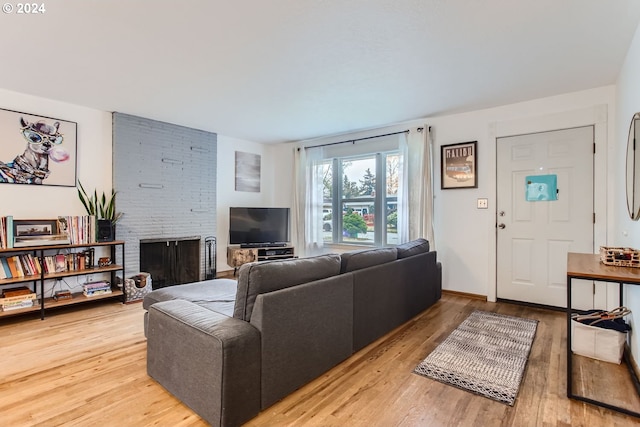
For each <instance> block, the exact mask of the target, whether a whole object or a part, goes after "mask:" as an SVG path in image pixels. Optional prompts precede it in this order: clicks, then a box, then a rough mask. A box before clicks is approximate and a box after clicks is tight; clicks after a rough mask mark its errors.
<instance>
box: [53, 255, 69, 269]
mask: <svg viewBox="0 0 640 427" xmlns="http://www.w3.org/2000/svg"><path fill="white" fill-rule="evenodd" d="M54 271H55V272H56V273H62V272H64V271H67V259H66V257H65V256H64V255H63V254H58V255H56V256H55V270H54Z"/></svg>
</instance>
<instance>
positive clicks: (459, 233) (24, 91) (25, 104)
mask: <svg viewBox="0 0 640 427" xmlns="http://www.w3.org/2000/svg"><path fill="white" fill-rule="evenodd" d="M624 5H625V6H624V7H627V6H629V8H631V6H630V5H628V4H627V3H626V2H625V3H624ZM51 8H52V9H51V11H52V12H51V13H53V11H54V8H55V6H54V5H51ZM633 12H634V13H635V15H634V16H635V21H636V22H638V17H639V16H640V15H638V13H637V12H638V11H637V8H636V9H634V10H633ZM9 18H16V16H4V17H3V21H8V19H9ZM25 18H26V19H31V21H30V22H35V20H34V19H32V18H35V17H25ZM94 18H95V17H94ZM3 23H4V22H3ZM18 25H22V23H20V24H18V23H16V22H15V21H12V22H11V23H10V25H8V26H6V27H4V28H3V29H2V30H0V32H2V34H3V35H5V37H4V40H6V41H7V42H6V43H8V42H9V41H10V40H16V37H17V36H16V34H18V33H17V32H14V31H15V29H16V28H17V27H16V26H18ZM47 25H51V24H47ZM635 28H636V29H635V30H634V31H633V32H632V34H633V40H629V44H628V45H627V46H624V52H625V53H624V55H622V60H623V61H624V62H623V63H621V65H620V67H619V68H618V69H616V70H615V72H614V74H615V76H616V77H615V78H614V79H612V80H609V81H606V82H604V83H602V84H598V85H596V86H592V87H580V86H579V85H576V86H571V87H567V88H566V89H565V88H557V89H556V90H555V91H553V92H538V91H537V88H532V89H531V90H530V93H529V96H528V97H527V98H526V100H525V98H522V99H518V100H513V99H510V98H504V100H503V102H499V103H497V104H492V105H487V106H485V105H477V106H476V107H474V108H471V109H466V110H460V111H461V112H453V111H450V112H447V113H443V114H437V112H433V113H432V114H425V115H418V116H408V117H405V118H402V119H398V120H394V119H386V118H385V119H381V120H380V121H379V123H378V125H376V126H354V127H350V128H346V129H344V131H342V132H334V133H335V134H329V133H323V134H317V135H315V137H313V138H312V137H308V138H300V140H296V141H306V142H308V143H310V144H317V143H329V142H334V141H342V140H345V139H356V138H360V137H366V136H370V135H377V134H384V133H387V132H393V131H399V130H403V129H406V128H413V127H418V126H425V125H426V126H430V127H431V129H432V132H433V143H434V174H435V176H436V177H437V176H438V174H439V171H440V166H439V165H440V162H439V149H440V147H441V146H442V145H446V144H453V143H459V142H465V141H477V144H478V158H477V162H478V165H479V166H478V186H477V188H473V189H466V190H457V191H446V190H442V189H440V188H439V187H440V185H439V183H440V181H439V179H436V180H435V181H434V187H435V188H434V198H435V203H434V218H433V219H434V230H435V241H434V242H433V243H434V247H435V248H436V249H437V251H438V258H439V260H440V261H441V262H442V264H443V278H442V286H443V289H444V290H447V291H452V292H453V293H458V294H466V295H468V296H475V297H480V298H486V300H488V301H490V302H492V301H495V300H496V299H497V298H498V297H499V296H498V295H497V290H496V276H497V271H496V268H497V267H496V246H497V237H496V216H495V214H496V212H497V209H496V206H495V203H496V198H497V195H496V194H497V189H496V167H497V166H496V162H497V161H496V145H497V143H496V138H498V137H501V136H505V135H515V134H522V133H535V132H542V131H547V130H553V129H563V128H570V127H575V126H582V125H587V124H600V127H598V128H597V130H596V145H597V146H598V147H602V149H600V148H598V151H597V154H596V157H595V162H596V167H595V169H594V173H595V181H594V182H595V188H594V193H595V194H596V200H595V209H596V215H597V217H598V220H597V221H596V224H595V231H594V236H595V239H594V240H595V241H594V250H596V251H597V247H598V246H599V245H609V246H625V247H640V231H639V229H638V227H639V226H638V224H637V222H634V221H631V220H630V219H629V217H628V214H627V210H626V195H625V192H624V191H622V189H624V188H625V174H624V170H625V155H626V145H627V133H628V131H629V121H630V120H631V117H632V116H633V114H634V113H635V112H636V111H638V110H640V101H638V100H640V83H638V82H637V79H636V78H635V76H637V74H638V73H639V72H640V32H639V31H638V30H637V27H635ZM5 31H6V33H5ZM15 43H17V42H15ZM54 57H55V54H54ZM16 58H18V57H16ZM10 59H11V61H15V62H17V63H19V61H17V60H16V59H14V58H13V57H10ZM460 65H461V66H464V67H470V66H471V67H472V65H469V64H468V63H467V62H466V61H460ZM3 68H4V67H3ZM7 68H9V69H4V70H3V71H0V76H2V77H3V78H2V81H3V82H6V83H4V84H0V87H2V89H0V100H1V101H0V108H3V109H7V110H12V111H19V112H26V113H30V114H37V115H41V116H45V117H55V118H61V119H65V120H73V121H74V122H77V123H78V133H77V140H78V148H77V165H78V166H77V172H78V179H79V180H80V181H81V182H82V184H83V185H84V186H85V188H91V189H93V188H96V189H98V190H99V191H102V190H104V191H109V190H110V189H111V188H112V185H113V182H114V179H115V177H114V175H115V174H117V173H118V171H117V170H113V169H112V163H111V162H110V161H105V159H111V158H112V155H113V135H112V113H111V111H120V110H119V109H118V108H117V106H114V107H113V108H111V109H98V108H92V107H88V106H85V105H82V104H81V103H80V102H73V101H72V100H68V99H66V98H65V95H64V89H63V88H59V90H58V93H59V95H58V96H56V95H55V91H52V92H48V93H47V94H46V96H43V95H39V94H38V92H37V91H33V90H31V89H30V88H29V86H28V85H27V84H26V81H27V79H26V78H25V79H16V75H17V74H20V73H22V72H23V70H22V69H21V68H22V67H19V66H16V67H7ZM40 73H41V71H39V72H37V73H35V74H34V75H33V76H34V77H35V76H37V78H38V79H43V78H44V77H46V73H45V74H44V76H43V75H41V74H40ZM487 78H488V76H486V75H481V74H478V76H477V81H476V84H477V85H478V86H482V85H483V82H484V81H485V80H486V79H487ZM12 82H15V84H14V83H12ZM47 84H48V85H50V86H56V85H57V84H58V81H56V80H51V81H47ZM78 84H79V85H81V83H78ZM123 84H124V83H123ZM145 89H146V88H139V90H140V94H139V95H137V92H136V88H132V93H134V94H136V95H135V96H141V97H152V95H151V94H149V93H147V92H143V91H144V90H145ZM537 93H541V94H543V95H544V96H537V95H536V94H537ZM244 96H245V99H247V103H249V102H251V101H250V99H251V97H250V96H248V95H244ZM175 102H178V103H179V102H181V98H179V97H177V98H176V101H175ZM123 112H125V113H130V114H134V115H139V116H144V113H143V112H142V111H123ZM236 115H237V116H239V118H238V120H239V121H241V122H242V123H243V125H246V126H255V124H254V123H252V118H251V117H247V116H246V115H245V114H244V113H242V112H240V113H238V112H236ZM416 117H418V118H417V119H416ZM147 118H152V119H156V120H160V121H166V122H172V123H176V122H177V121H174V120H173V118H172V117H170V116H169V115H168V114H165V115H164V116H162V115H157V116H155V117H147ZM180 124H181V125H184V126H188V125H190V123H188V121H186V120H183V121H182V122H180ZM359 129H367V130H359ZM209 131H211V132H216V133H217V141H216V155H217V163H216V168H217V169H216V175H217V186H216V192H217V193H216V221H215V230H212V231H211V233H213V234H215V236H216V237H217V257H216V258H217V262H218V265H217V269H218V271H219V272H227V273H228V272H231V271H233V267H232V266H229V265H227V264H226V262H225V261H226V248H227V243H228V240H227V239H228V221H229V218H228V211H229V208H230V207H232V206H285V207H292V206H293V191H294V185H293V180H292V179H291V178H290V174H292V173H293V172H292V171H293V169H294V147H295V143H293V142H291V141H287V142H284V141H282V142H280V143H275V144H274V143H262V142H258V141H254V140H252V139H251V138H248V137H245V136H243V134H227V133H225V132H224V131H222V130H218V129H209ZM218 132H219V133H218ZM324 135H331V136H328V137H324ZM236 152H246V153H253V154H258V155H260V156H261V179H260V191H259V192H239V191H236V190H235V187H234V181H235V153H236ZM2 160H3V161H7V160H9V159H2ZM283 174H288V177H287V179H283V178H282V176H283ZM116 190H118V189H117V188H116ZM0 194H1V195H2V198H3V200H5V201H8V200H10V201H17V203H2V205H0V216H4V215H13V216H14V217H15V218H51V217H57V216H58V215H82V214H83V213H84V210H83V207H82V205H81V204H80V202H79V200H78V197H77V191H76V188H75V187H55V186H44V187H41V186H31V185H27V186H23V185H20V186H12V185H0ZM481 198H486V199H488V203H489V209H476V202H477V200H478V199H481ZM453 213H456V214H455V215H454V214H453ZM125 215H126V212H125ZM458 215H459V217H457V216H458ZM601 218H602V220H601ZM207 235H208V234H207ZM117 237H119V236H117ZM337 249H340V250H342V249H343V248H337ZM605 293H608V294H611V293H613V294H614V295H615V291H614V290H606V291H605ZM636 299H638V293H637V291H636V290H634V289H632V287H627V289H626V293H625V300H626V302H627V305H628V306H629V308H630V309H631V310H632V311H635V310H640V304H638V302H636V301H635V300H636ZM607 303H608V304H609V303H611V304H614V301H613V298H611V300H609V299H607ZM632 326H634V327H635V326H636V325H635V323H633V320H632ZM630 346H631V349H632V353H633V355H634V357H635V358H636V360H638V358H639V357H640V343H639V342H638V341H637V339H636V337H635V336H633V335H632V339H631V343H630Z"/></svg>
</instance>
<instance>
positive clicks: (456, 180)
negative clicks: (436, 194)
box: [440, 141, 478, 190]
mask: <svg viewBox="0 0 640 427" xmlns="http://www.w3.org/2000/svg"><path fill="white" fill-rule="evenodd" d="M477 145H478V141H471V142H461V143H459V144H450V145H443V146H441V147H440V169H441V172H440V188H442V189H443V190H449V189H453V188H478V173H477Z"/></svg>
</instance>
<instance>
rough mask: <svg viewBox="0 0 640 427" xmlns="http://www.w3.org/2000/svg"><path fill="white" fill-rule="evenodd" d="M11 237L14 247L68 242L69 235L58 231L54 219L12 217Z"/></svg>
mask: <svg viewBox="0 0 640 427" xmlns="http://www.w3.org/2000/svg"><path fill="white" fill-rule="evenodd" d="M13 239H14V244H13V246H14V247H16V248H19V247H25V246H40V245H66V244H69V235H68V234H66V233H61V232H59V230H58V220H56V219H25V220H18V219H14V220H13Z"/></svg>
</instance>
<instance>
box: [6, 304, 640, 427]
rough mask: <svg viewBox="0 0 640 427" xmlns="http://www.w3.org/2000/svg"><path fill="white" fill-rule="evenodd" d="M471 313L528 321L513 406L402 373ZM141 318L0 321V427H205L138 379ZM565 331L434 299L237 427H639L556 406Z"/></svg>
mask: <svg viewBox="0 0 640 427" xmlns="http://www.w3.org/2000/svg"><path fill="white" fill-rule="evenodd" d="M74 308H77V307H74ZM474 309H481V310H487V311H495V312H499V313H502V314H508V315H515V316H521V317H528V318H534V319H537V320H539V321H540V323H539V326H538V331H537V334H536V338H535V341H534V344H533V347H532V350H531V356H530V359H529V362H528V365H527V369H526V373H525V377H524V380H523V383H522V386H521V389H520V393H519V395H518V398H517V400H516V403H515V405H514V406H513V407H510V406H507V405H504V404H501V403H497V402H494V401H492V400H489V399H486V398H484V397H480V396H476V395H473V394H471V393H468V392H465V391H462V390H459V389H456V388H454V387H450V386H446V385H444V384H440V383H438V382H435V381H432V380H430V379H427V378H424V377H421V376H419V375H416V374H414V373H412V371H413V368H414V367H415V366H416V365H417V364H418V363H419V362H420V361H421V360H422V359H423V358H424V357H426V355H427V354H428V353H429V352H430V351H432V350H433V349H434V348H435V347H436V346H437V345H438V344H439V343H440V342H442V341H443V340H444V339H445V338H446V336H447V335H448V334H449V333H450V332H451V331H452V330H453V329H454V328H455V327H456V326H457V325H458V324H459V323H460V322H462V320H464V319H465V318H466V316H467V315H468V314H469V313H470V312H471V311H473V310H474ZM142 314H143V309H142V306H141V304H129V305H122V304H118V303H113V302H111V303H100V304H98V303H96V304H95V305H88V306H86V307H85V308H83V309H81V310H77V309H76V310H73V311H70V310H65V311H58V312H52V313H50V315H49V316H48V317H47V318H46V319H45V320H44V321H41V320H39V319H36V318H25V317H22V318H14V319H3V320H2V322H1V323H0V357H1V359H0V360H1V362H0V372H2V375H1V376H0V382H1V384H0V426H3V427H4V426H61V425H64V426H83V427H84V426H86V427H90V426H101V427H103V426H118V427H120V426H125V427H126V426H204V425H206V423H204V422H203V421H202V420H201V419H200V418H199V417H198V416H197V415H195V414H194V413H193V412H192V411H191V410H190V409H188V408H187V407H185V406H184V405H182V404H181V403H180V402H179V401H178V400H176V399H175V398H174V397H172V396H171V395H170V394H169V393H167V392H166V391H165V390H164V389H163V388H162V387H161V386H160V385H158V384H157V383H156V382H154V381H153V380H151V379H150V378H149V377H148V376H147V374H146V366H145V358H146V341H145V338H144V335H143V328H142V322H143V321H142ZM565 322H566V320H565V317H564V314H563V313H561V312H554V311H548V310H542V309H535V308H529V307H524V306H519V305H512V304H505V303H487V302H483V301H479V300H473V299H469V298H465V297H461V296H454V295H444V296H443V299H442V300H441V301H440V302H438V303H437V304H436V305H435V306H434V307H432V308H431V309H429V310H427V311H426V312H424V313H422V314H421V315H419V316H418V317H416V318H415V319H413V320H412V321H410V322H408V323H406V324H405V325H403V326H401V327H399V328H397V329H396V330H394V331H392V332H391V333H389V334H388V335H386V336H385V337H383V338H381V339H380V340H378V341H376V342H374V343H372V344H371V345H369V346H368V347H366V348H365V349H363V350H362V351H360V352H358V353H357V354H355V355H354V356H352V357H351V358H349V359H348V360H346V361H345V362H343V363H341V364H340V365H338V366H336V367H335V368H334V369H332V370H331V371H329V372H327V373H326V374H324V375H322V376H321V377H320V378H317V379H316V380H314V381H313V382H311V383H309V384H307V385H306V386H304V387H302V388H301V389H299V390H298V391H296V392H295V393H293V394H291V395H290V396H288V397H287V398H285V399H284V400H282V401H280V402H278V403H277V404H275V405H274V406H272V407H270V408H268V409H267V410H265V411H263V412H262V413H261V414H260V415H259V416H258V417H256V418H254V419H253V420H251V421H250V422H249V423H248V424H247V426H589V427H596V426H630V425H640V420H638V419H635V418H632V417H628V416H625V415H621V414H618V413H614V412H611V411H609V410H606V409H602V408H598V407H594V406H590V405H587V404H583V403H579V402H576V401H570V400H569V399H567V398H566V397H565V395H566V374H565V367H566V360H565V358H566V357H565V339H566V331H565ZM574 364H575V365H577V367H576V371H575V372H576V384H577V385H578V386H580V387H582V386H583V385H584V386H585V387H586V388H587V389H598V388H599V386H598V383H597V382H596V383H594V382H593V381H592V380H591V379H592V378H595V379H596V380H598V379H599V380H601V381H602V382H604V383H605V384H606V387H607V388H608V389H610V390H613V392H617V393H618V394H620V395H621V397H620V396H618V397H616V398H619V399H623V400H624V399H625V396H628V395H629V393H633V391H632V390H629V389H625V388H621V387H619V386H618V385H619V384H622V383H624V382H625V380H623V378H624V377H625V376H626V372H624V368H623V367H621V366H620V367H618V366H616V365H611V364H604V363H602V362H595V363H593V362H591V361H584V362H578V363H574ZM625 387H627V386H626V385H625ZM613 392H612V393H613ZM632 404H635V403H632Z"/></svg>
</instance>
